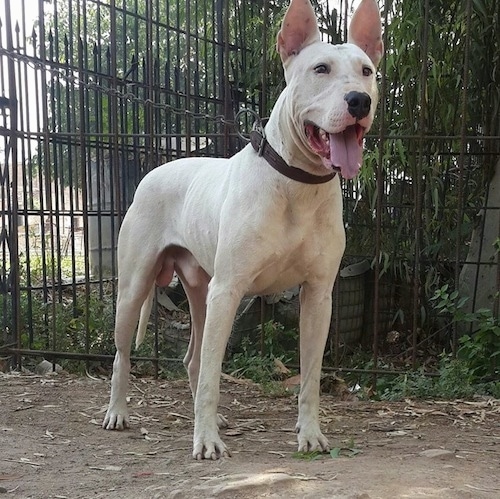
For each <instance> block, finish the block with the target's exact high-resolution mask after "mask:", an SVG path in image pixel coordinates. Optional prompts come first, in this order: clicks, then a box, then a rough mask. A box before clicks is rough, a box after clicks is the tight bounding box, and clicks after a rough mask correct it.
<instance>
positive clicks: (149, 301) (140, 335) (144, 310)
mask: <svg viewBox="0 0 500 499" xmlns="http://www.w3.org/2000/svg"><path fill="white" fill-rule="evenodd" d="M154 294H155V287H154V286H153V287H152V288H151V290H150V291H149V293H148V296H147V298H146V300H145V301H144V303H143V304H142V307H141V315H140V317H139V326H138V328H137V335H136V337H135V348H136V349H137V348H139V347H140V345H141V343H142V342H143V341H144V336H146V329H147V327H148V322H149V316H150V315H151V308H152V307H153V297H154Z"/></svg>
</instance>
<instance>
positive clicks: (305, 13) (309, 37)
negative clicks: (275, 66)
mask: <svg viewBox="0 0 500 499" xmlns="http://www.w3.org/2000/svg"><path fill="white" fill-rule="evenodd" d="M320 39H321V37H320V33H319V28H318V23H317V22H316V14H315V13H314V10H313V8H312V5H311V2H310V1H309V0H292V1H291V3H290V6H289V7H288V10H287V11H286V14H285V17H284V19H283V25H282V26H281V30H280V32H279V33H278V40H277V42H276V48H277V49H278V52H279V53H280V56H281V60H282V61H283V62H285V61H286V60H287V59H288V58H289V57H290V56H292V55H297V54H298V53H299V52H300V51H301V50H302V49H303V48H304V47H306V46H307V45H309V44H311V43H314V42H319V41H320Z"/></svg>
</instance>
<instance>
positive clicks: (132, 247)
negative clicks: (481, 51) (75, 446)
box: [102, 226, 173, 430]
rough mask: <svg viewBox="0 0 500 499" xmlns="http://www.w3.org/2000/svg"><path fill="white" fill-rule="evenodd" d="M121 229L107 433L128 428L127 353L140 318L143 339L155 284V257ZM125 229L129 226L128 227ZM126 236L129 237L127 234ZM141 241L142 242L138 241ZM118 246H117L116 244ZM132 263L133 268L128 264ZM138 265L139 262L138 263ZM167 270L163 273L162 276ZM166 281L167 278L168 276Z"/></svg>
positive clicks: (128, 371) (139, 336)
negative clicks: (114, 349) (113, 355)
mask: <svg viewBox="0 0 500 499" xmlns="http://www.w3.org/2000/svg"><path fill="white" fill-rule="evenodd" d="M123 228H124V226H122V232H121V233H120V237H121V238H122V241H126V243H123V246H122V247H120V246H119V250H118V261H119V276H118V296H117V302H116V319H115V346H116V354H115V360H114V362H113V376H112V377H111V396H110V401H109V407H108V411H107V413H106V416H105V418H104V421H103V424H102V426H103V428H105V429H107V430H122V429H124V428H126V427H128V425H129V420H128V409H127V400H126V396H127V388H128V378H129V373H130V350H131V347H132V339H133V336H134V332H135V329H136V327H137V323H138V321H139V315H141V325H140V328H139V331H138V343H140V341H141V340H142V337H143V336H144V330H145V328H146V326H147V318H148V317H146V316H148V315H149V314H148V312H150V310H151V300H152V298H153V293H154V284H155V278H156V270H157V268H156V267H157V266H158V258H155V255H154V254H149V255H148V254H145V253H146V252H145V250H144V247H146V248H147V247H148V246H147V245H145V246H143V245H142V243H141V244H138V243H135V242H132V243H131V242H130V241H135V240H134V239H133V238H132V239H130V238H128V239H127V237H126V235H125V232H124V229H123ZM127 228H128V227H127ZM127 235H128V234H127ZM137 240H138V241H141V239H137ZM119 245H120V243H119ZM130 262H134V263H135V265H132V264H130ZM137 262H140V263H137ZM168 271H170V278H171V277H172V273H173V265H171V268H170V269H167V271H165V270H162V273H163V275H166V274H167V272H168ZM167 278H168V276H167Z"/></svg>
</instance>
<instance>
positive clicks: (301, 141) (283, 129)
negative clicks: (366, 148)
mask: <svg viewBox="0 0 500 499" xmlns="http://www.w3.org/2000/svg"><path fill="white" fill-rule="evenodd" d="M280 101H281V102H280ZM290 101H291V99H289V98H288V96H287V89H286V88H285V90H284V91H283V92H282V93H281V95H280V96H279V98H278V102H277V104H276V105H275V107H274V109H273V111H272V113H271V116H270V117H269V121H268V123H267V125H266V140H267V141H268V142H269V144H270V145H271V147H272V148H273V149H274V150H275V151H276V152H277V153H278V154H279V155H280V156H281V157H282V158H283V160H284V161H285V163H287V164H288V165H290V166H294V167H295V168H300V169H301V170H304V171H305V172H307V173H311V174H312V175H316V176H319V177H322V176H325V175H330V174H331V173H332V171H331V170H328V169H327V168H325V167H324V166H323V163H322V162H321V159H320V157H319V156H317V155H316V154H314V153H313V152H312V151H311V150H310V149H309V147H308V146H307V145H306V143H305V140H306V138H305V132H304V130H301V129H300V128H299V127H300V124H299V123H298V122H296V121H295V120H294V119H293V116H294V115H293V109H292V104H291V102H290ZM278 103H279V104H278Z"/></svg>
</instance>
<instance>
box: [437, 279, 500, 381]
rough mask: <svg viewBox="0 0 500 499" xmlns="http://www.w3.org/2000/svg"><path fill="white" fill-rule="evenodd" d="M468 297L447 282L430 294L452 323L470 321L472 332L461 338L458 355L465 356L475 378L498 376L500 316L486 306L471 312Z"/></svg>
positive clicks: (459, 356) (463, 358) (462, 357)
mask: <svg viewBox="0 0 500 499" xmlns="http://www.w3.org/2000/svg"><path fill="white" fill-rule="evenodd" d="M467 300H468V298H467V297H460V296H459V293H458V291H456V290H455V291H450V290H449V285H448V284H445V285H444V286H442V287H441V288H439V289H438V290H436V292H435V293H434V296H433V297H432V298H431V301H432V302H434V308H435V310H437V312H438V313H439V314H444V315H446V316H448V317H449V320H450V325H453V324H466V323H468V324H471V325H472V327H473V332H472V333H471V334H466V335H463V336H462V337H460V338H459V343H460V346H459V349H458V353H457V355H458V358H459V359H460V360H462V361H463V362H464V363H465V364H466V365H467V367H468V369H469V370H470V372H471V374H472V376H473V377H474V378H475V379H482V378H485V377H488V376H492V375H493V376H498V375H499V367H498V359H499V356H500V320H499V318H498V317H494V315H493V311H492V310H490V309H486V308H481V309H479V310H476V311H473V312H469V311H467V310H466V309H465V304H466V303H467Z"/></svg>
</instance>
